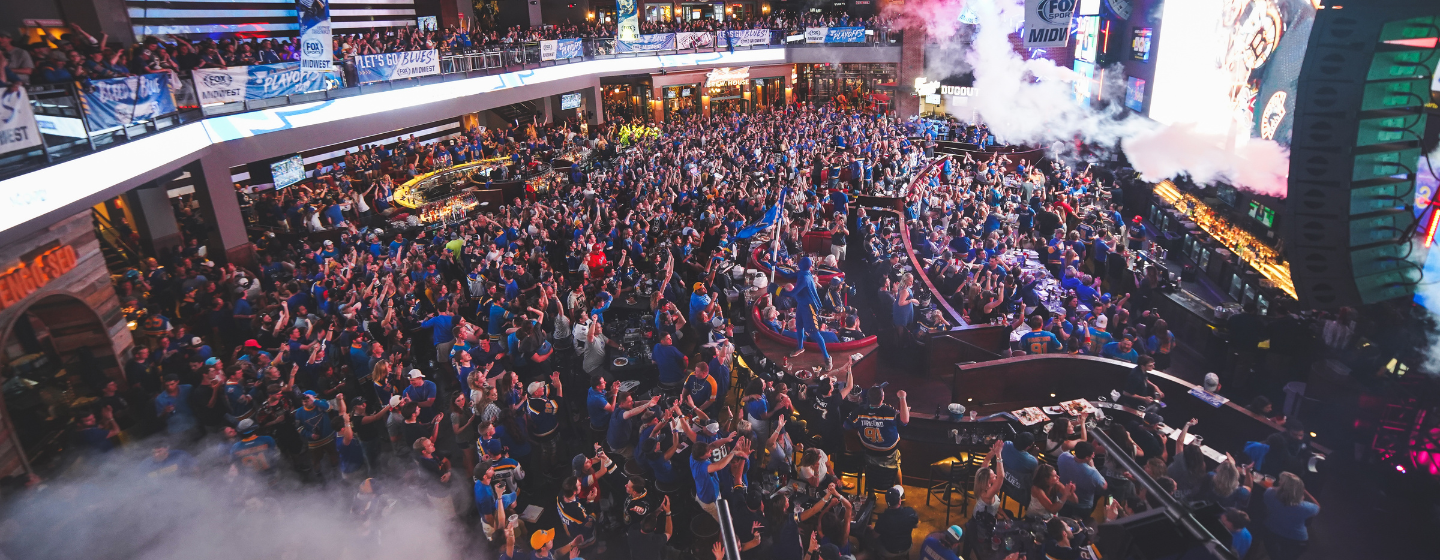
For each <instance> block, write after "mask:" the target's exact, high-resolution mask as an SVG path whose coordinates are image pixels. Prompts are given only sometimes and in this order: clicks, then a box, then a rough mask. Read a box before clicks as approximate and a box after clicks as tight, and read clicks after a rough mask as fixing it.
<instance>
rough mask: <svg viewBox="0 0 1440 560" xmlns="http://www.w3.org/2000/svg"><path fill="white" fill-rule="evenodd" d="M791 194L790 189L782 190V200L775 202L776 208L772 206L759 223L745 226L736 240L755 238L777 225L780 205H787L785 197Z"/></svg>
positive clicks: (737, 234) (736, 236)
mask: <svg viewBox="0 0 1440 560" xmlns="http://www.w3.org/2000/svg"><path fill="white" fill-rule="evenodd" d="M789 194H790V188H789V187H786V188H785V189H783V190H781V191H780V199H779V200H777V201H775V205H774V206H771V207H770V209H769V210H766V211H765V217H763V218H760V221H758V222H755V223H753V224H750V225H748V226H745V228H744V229H742V230H740V232H739V233H736V234H735V239H736V240H741V239H750V238H751V237H755V234H757V233H760V232H762V231H765V230H767V229H770V226H772V225H775V220H778V219H780V205H781V204H784V203H785V197H786V196H788V195H789Z"/></svg>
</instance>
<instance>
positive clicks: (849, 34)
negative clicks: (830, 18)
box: [825, 27, 865, 43]
mask: <svg viewBox="0 0 1440 560" xmlns="http://www.w3.org/2000/svg"><path fill="white" fill-rule="evenodd" d="M825 42H826V43H864V42H865V28H864V27H830V28H827V29H826V30H825Z"/></svg>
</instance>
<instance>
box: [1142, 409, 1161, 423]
mask: <svg viewBox="0 0 1440 560" xmlns="http://www.w3.org/2000/svg"><path fill="white" fill-rule="evenodd" d="M1163 422H1165V417H1164V416H1161V415H1159V414H1155V413H1154V412H1146V413H1145V423H1146V424H1160V423H1163Z"/></svg>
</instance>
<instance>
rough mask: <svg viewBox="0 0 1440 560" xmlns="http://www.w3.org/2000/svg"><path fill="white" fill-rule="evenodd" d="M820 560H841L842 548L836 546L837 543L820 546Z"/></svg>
mask: <svg viewBox="0 0 1440 560" xmlns="http://www.w3.org/2000/svg"><path fill="white" fill-rule="evenodd" d="M820 558H821V560H840V547H838V546H835V543H825V544H822V545H820Z"/></svg>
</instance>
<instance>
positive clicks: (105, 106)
mask: <svg viewBox="0 0 1440 560" xmlns="http://www.w3.org/2000/svg"><path fill="white" fill-rule="evenodd" d="M172 79H173V75H172V74H170V73H169V72H162V73H159V74H146V75H144V76H130V77H126V78H111V79H109V80H91V81H90V87H88V88H86V89H85V90H84V93H83V95H81V96H80V102H81V105H82V106H83V108H84V112H85V120H86V121H88V122H89V123H90V129H91V130H103V129H107V128H115V127H119V126H128V125H131V124H135V123H138V122H144V121H148V120H151V119H154V118H155V117H158V116H161V115H167V114H170V113H174V112H175V96H174V94H173V93H172V91H171V88H172V87H173V85H172V84H171V80H172Z"/></svg>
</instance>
